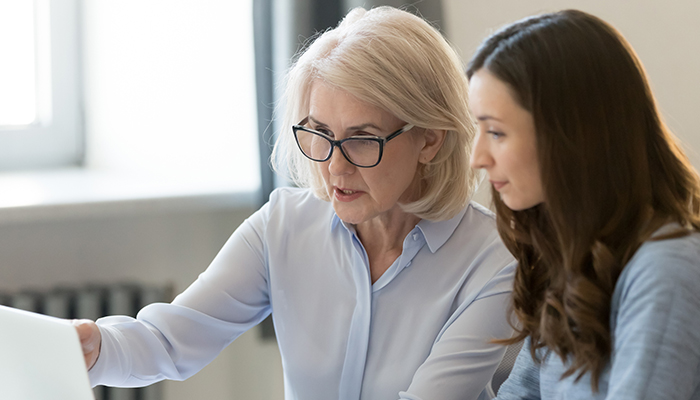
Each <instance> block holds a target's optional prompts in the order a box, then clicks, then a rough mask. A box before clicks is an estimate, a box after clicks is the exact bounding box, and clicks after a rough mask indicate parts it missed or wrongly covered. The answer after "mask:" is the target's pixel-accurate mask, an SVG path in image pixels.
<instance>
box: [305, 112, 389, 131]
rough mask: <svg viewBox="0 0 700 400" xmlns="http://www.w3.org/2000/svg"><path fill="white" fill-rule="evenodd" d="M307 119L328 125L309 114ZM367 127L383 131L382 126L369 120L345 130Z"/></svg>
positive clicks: (357, 129)
mask: <svg viewBox="0 0 700 400" xmlns="http://www.w3.org/2000/svg"><path fill="white" fill-rule="evenodd" d="M309 120H310V121H313V122H314V123H315V124H317V125H321V126H328V125H326V124H324V123H323V122H321V121H319V120H317V119H316V118H314V117H312V116H311V115H309ZM367 128H374V129H376V130H378V131H380V132H384V130H383V129H382V128H380V127H378V126H377V125H375V124H373V123H371V122H367V123H364V124H361V125H355V126H351V127H348V128H347V129H346V131H361V130H364V129H367Z"/></svg>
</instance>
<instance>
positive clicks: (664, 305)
mask: <svg viewBox="0 0 700 400" xmlns="http://www.w3.org/2000/svg"><path fill="white" fill-rule="evenodd" d="M695 239H697V235H695ZM645 246H647V248H646V249H644V247H642V248H640V250H639V251H638V254H637V255H635V258H634V259H633V261H631V262H630V263H629V264H628V265H627V267H626V268H625V270H624V271H623V274H622V275H621V277H620V279H619V281H618V286H620V287H619V288H616V291H615V294H614V298H613V305H615V304H619V309H618V310H617V316H616V317H615V309H614V307H613V310H612V311H613V320H614V322H613V324H614V331H613V332H614V353H613V354H614V355H613V359H612V362H611V371H610V383H609V389H608V395H607V398H608V399H616V400H618V399H622V400H624V399H662V398H663V399H689V398H691V396H692V395H693V393H694V392H696V390H697V388H698V383H699V380H700V376H698V374H697V371H698V365H700V291H699V290H698V288H699V287H700V262H699V261H698V260H700V240H692V238H691V237H686V238H685V240H683V239H680V240H678V239H676V240H663V241H658V242H651V243H648V244H647V245H645ZM618 289H619V290H618Z"/></svg>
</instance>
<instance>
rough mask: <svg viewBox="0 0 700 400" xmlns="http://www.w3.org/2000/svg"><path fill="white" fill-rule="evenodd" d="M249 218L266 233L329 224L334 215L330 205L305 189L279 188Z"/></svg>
mask: <svg viewBox="0 0 700 400" xmlns="http://www.w3.org/2000/svg"><path fill="white" fill-rule="evenodd" d="M256 214H257V215H254V216H253V217H251V218H252V219H254V220H256V221H259V222H256V223H255V225H259V226H261V228H262V229H264V230H266V231H270V230H274V229H276V228H280V229H283V230H288V229H289V228H290V227H294V228H295V229H299V228H301V227H303V226H308V225H311V224H315V225H318V224H323V225H325V224H329V223H330V220H331V218H332V217H333V215H334V212H333V208H332V207H331V205H330V203H329V202H327V201H323V200H321V199H319V198H318V197H316V196H314V194H313V191H312V190H311V189H307V188H296V187H281V188H277V189H275V190H274V191H272V193H271V194H270V199H269V201H268V202H267V203H266V204H265V205H264V206H263V207H262V208H261V209H260V210H259V211H258V212H257V213H256Z"/></svg>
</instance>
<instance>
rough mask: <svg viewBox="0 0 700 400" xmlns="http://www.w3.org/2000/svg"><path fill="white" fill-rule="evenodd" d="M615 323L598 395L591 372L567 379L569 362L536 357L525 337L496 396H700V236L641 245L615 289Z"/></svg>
mask: <svg viewBox="0 0 700 400" xmlns="http://www.w3.org/2000/svg"><path fill="white" fill-rule="evenodd" d="M670 227H671V226H666V227H664V228H665V229H668V228H670ZM610 327H611V332H612V338H613V352H612V355H611V361H610V363H609V364H608V366H607V368H606V369H605V371H604V372H603V374H602V375H601V378H600V384H599V391H598V392H597V393H594V392H593V391H592V389H591V384H590V382H591V381H590V374H586V375H584V376H583V377H582V378H581V379H580V380H579V381H578V382H576V381H575V376H576V374H574V376H572V377H568V378H565V379H561V376H562V373H563V372H564V371H565V370H566V367H565V365H566V364H564V363H563V362H562V360H561V358H560V357H558V356H557V355H556V354H554V353H553V352H550V354H549V356H548V357H546V358H544V359H543V360H542V362H541V363H536V362H535V361H533V359H532V357H531V355H530V348H529V347H530V344H529V340H526V342H525V344H524V346H523V349H522V351H521V352H520V354H519V355H518V359H517V361H516V363H515V366H514V367H513V371H512V372H511V375H510V377H509V378H508V380H507V381H506V382H504V383H503V385H502V386H501V389H500V390H499V392H498V397H497V399H499V400H515V399H542V400H550V399H551V400H555V399H556V400H563V399H566V400H574V399H587V400H588V399H615V400H624V399H654V400H658V399H679V400H680V399H693V400H700V234H698V233H695V234H693V235H690V236H686V237H682V238H678V239H671V240H662V241H656V242H646V243H644V244H643V245H642V246H641V247H640V248H639V250H637V252H636V253H635V255H634V257H633V258H632V259H631V260H630V261H629V263H628V264H627V265H626V266H625V268H624V270H623V272H622V274H621V275H620V278H619V280H618V281H617V284H616V286H615V291H614V293H613V298H612V305H611V315H610ZM544 354H545V352H542V353H540V354H539V356H540V357H539V358H540V359H542V357H543V356H544Z"/></svg>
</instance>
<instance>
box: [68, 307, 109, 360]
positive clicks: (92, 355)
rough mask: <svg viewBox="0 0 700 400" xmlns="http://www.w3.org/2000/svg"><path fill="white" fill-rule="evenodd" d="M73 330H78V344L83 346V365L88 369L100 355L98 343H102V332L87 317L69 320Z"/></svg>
mask: <svg viewBox="0 0 700 400" xmlns="http://www.w3.org/2000/svg"><path fill="white" fill-rule="evenodd" d="M71 322H72V323H73V326H74V327H75V330H77V331H78V338H79V339H80V345H81V347H82V348H83V356H84V357H85V366H86V367H87V369H88V370H90V368H92V366H93V365H95V361H97V357H99V356H100V345H101V344H102V334H101V333H100V329H99V328H97V325H96V324H95V323H94V322H92V321H90V320H89V319H74V320H72V321H71Z"/></svg>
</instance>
